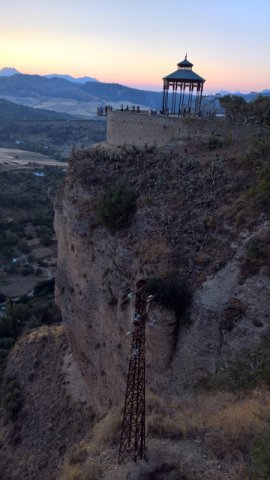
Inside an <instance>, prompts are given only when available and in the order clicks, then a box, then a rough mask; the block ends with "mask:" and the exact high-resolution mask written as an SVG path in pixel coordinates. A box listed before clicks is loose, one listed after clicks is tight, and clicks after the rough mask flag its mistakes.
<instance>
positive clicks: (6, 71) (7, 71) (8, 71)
mask: <svg viewBox="0 0 270 480" xmlns="http://www.w3.org/2000/svg"><path fill="white" fill-rule="evenodd" d="M17 73H20V72H19V71H18V70H16V68H11V67H5V68H2V70H0V77H11V76H12V75H16V74H17Z"/></svg>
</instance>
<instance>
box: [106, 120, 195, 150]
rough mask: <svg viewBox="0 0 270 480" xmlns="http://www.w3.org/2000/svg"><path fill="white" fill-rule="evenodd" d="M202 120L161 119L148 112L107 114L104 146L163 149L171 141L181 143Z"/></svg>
mask: <svg viewBox="0 0 270 480" xmlns="http://www.w3.org/2000/svg"><path fill="white" fill-rule="evenodd" d="M191 123H192V130H193V129H194V127H196V125H197V124H200V125H198V126H200V131H201V127H202V124H203V123H204V122H203V121H202V120H201V119H197V118H196V119H195V118H194V119H192V118H179V117H164V116H159V115H149V114H148V113H137V112H130V111H129V112H125V111H124V112H121V111H112V112H111V111H109V112H108V119H107V143H108V144H109V145H112V146H118V145H124V144H127V145H136V146H143V145H145V144H146V143H147V144H148V145H157V146H162V145H165V144H166V143H168V142H171V141H172V140H182V139H184V138H185V137H186V136H187V135H188V134H190V127H191Z"/></svg>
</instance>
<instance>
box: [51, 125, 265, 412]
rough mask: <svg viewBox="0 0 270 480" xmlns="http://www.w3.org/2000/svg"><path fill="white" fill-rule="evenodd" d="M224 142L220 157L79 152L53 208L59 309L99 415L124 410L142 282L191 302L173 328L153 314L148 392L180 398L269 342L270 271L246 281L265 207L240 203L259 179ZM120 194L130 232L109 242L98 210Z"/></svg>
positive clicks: (194, 148)
mask: <svg viewBox="0 0 270 480" xmlns="http://www.w3.org/2000/svg"><path fill="white" fill-rule="evenodd" d="M221 128H222V129H223V127H221ZM216 134H217V135H218V134H219V133H218V126H216ZM222 135H224V132H223V130H222ZM228 135H229V136H230V138H231V141H230V143H229V142H228V144H227V145H226V147H224V148H223V150H220V151H218V153H217V152H216V151H209V149H208V147H207V141H206V138H204V139H200V141H199V140H198V138H195V139H194V142H192V140H190V141H189V143H186V144H185V145H182V144H174V145H170V146H166V147H164V148H162V149H154V148H145V149H138V148H135V147H130V148H127V147H122V148H112V147H108V146H106V145H100V146H97V147H94V148H92V149H91V150H86V151H85V150H82V151H77V152H75V153H74V156H73V158H72V160H71V163H70V167H69V172H68V175H67V179H66V182H65V185H64V187H63V189H62V191H61V192H60V193H59V195H58V197H57V200H56V204H55V212H56V213H55V230H56V234H57V239H58V245H59V257H58V271H57V281H56V299H57V303H58V305H59V307H60V309H61V312H62V316H63V322H64V327H65V330H66V332H67V335H68V338H69V342H70V345H71V349H72V353H73V356H74V359H75V360H76V362H77V363H78V365H79V367H80V370H81V372H82V374H83V377H84V379H85V381H86V383H87V385H88V388H89V396H90V399H91V402H92V404H93V407H94V408H95V410H96V411H97V412H104V411H106V410H107V409H108V408H109V407H110V406H111V405H116V404H119V403H120V402H122V401H123V396H124V390H125V381H126V375H127V366H128V356H129V348H130V336H129V335H128V332H129V331H130V330H131V321H132V318H133V305H132V302H131V303H130V302H129V301H128V300H127V293H128V291H129V289H130V288H132V287H134V286H135V282H136V281H137V280H138V279H139V278H142V277H144V278H146V279H147V278H149V277H155V278H160V277H164V276H170V275H174V276H177V277H178V278H181V279H182V280H183V281H184V282H186V284H187V285H188V286H189V288H190V289H191V290H192V292H193V301H192V304H191V306H190V308H189V310H188V311H187V312H186V313H185V315H186V317H185V322H182V323H183V325H182V326H181V325H180V328H179V329H176V328H175V327H176V324H177V322H178V321H179V319H177V318H176V317H175V314H174V313H173V312H172V311H171V310H168V309H164V308H161V307H160V306H159V305H158V304H157V303H156V304H153V305H152V307H151V310H150V314H149V317H150V319H151V322H150V323H149V325H147V328H146V338H147V355H146V357H147V360H146V361H147V383H148V388H149V389H150V390H153V391H155V392H158V393H159V394H162V392H164V389H166V393H167V394H168V395H172V396H173V395H180V393H181V392H183V391H184V389H190V388H192V387H194V386H195V385H196V383H197V382H198V381H199V380H202V379H204V378H206V377H207V376H208V375H209V374H211V373H213V372H214V370H215V366H216V363H217V361H218V360H219V359H220V358H222V357H224V356H226V355H228V354H229V355H231V354H233V353H236V352H238V351H239V350H241V349H243V348H247V347H248V346H252V345H253V344H254V343H258V342H259V341H260V339H261V338H262V336H263V335H264V334H268V333H269V326H270V324H269V314H268V310H267V308H268V307H267V305H268V304H269V296H270V295H269V294H270V277H269V273H270V272H269V267H267V266H265V265H264V267H262V266H258V268H257V270H256V269H255V270H254V269H253V270H252V272H248V273H247V272H246V273H245V272H244V265H245V262H246V259H247V255H248V254H247V252H248V249H249V245H250V243H251V242H252V241H253V240H254V238H258V237H260V238H269V235H270V233H269V223H268V220H267V217H266V216H265V215H264V212H263V211H262V209H261V206H260V205H259V206H256V208H255V207H254V209H250V207H249V205H248V204H246V205H244V206H243V205H242V204H240V206H239V204H237V199H239V198H240V197H241V192H242V191H244V190H246V189H247V188H249V186H250V185H252V182H253V181H254V177H252V174H250V173H248V172H246V171H242V169H241V168H240V167H239V162H238V157H239V149H238V147H237V146H236V143H234V138H233V135H234V134H233V131H231V132H228ZM237 135H238V137H239V131H238V132H237ZM243 135H246V133H245V134H243ZM246 148H248V145H246ZM237 162H238V163H237ZM117 183H121V184H129V185H130V187H131V188H132V189H133V190H134V191H135V193H136V195H137V212H136V215H135V217H134V219H133V221H132V223H131V224H130V225H127V226H126V227H124V228H122V229H120V230H117V231H110V230H109V229H107V228H106V227H105V226H104V225H102V224H100V223H99V222H98V220H97V215H96V208H97V204H98V202H99V201H100V198H101V197H102V195H103V193H104V192H105V191H106V189H107V187H108V186H111V185H114V184H117ZM241 208H242V210H241ZM245 208H246V210H245ZM239 212H240V213H241V212H242V216H241V215H240V213H239ZM245 212H247V213H246V214H245ZM261 214H263V215H261ZM243 272H244V273H245V275H244V273H243ZM187 316H188V320H189V321H187ZM180 324H181V319H180ZM176 331H177V332H178V334H177V337H175V335H176V333H175V332H176Z"/></svg>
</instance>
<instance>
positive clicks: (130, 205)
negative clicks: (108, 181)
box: [97, 185, 137, 230]
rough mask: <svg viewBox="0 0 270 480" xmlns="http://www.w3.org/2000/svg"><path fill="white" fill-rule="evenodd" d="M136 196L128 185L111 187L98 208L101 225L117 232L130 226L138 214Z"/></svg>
mask: <svg viewBox="0 0 270 480" xmlns="http://www.w3.org/2000/svg"><path fill="white" fill-rule="evenodd" d="M136 209H137V203H136V194H135V193H134V192H133V190H131V188H130V187H128V186H126V185H116V186H112V187H109V188H108V190H107V191H106V192H105V194H104V196H103V197H102V199H101V200H100V202H99V204H98V206H97V218H98V220H99V222H100V223H102V224H103V225H105V226H106V227H108V228H110V229H111V230H117V229H119V228H122V227H126V226H128V225H129V224H130V222H131V220H132V217H133V215H134V214H135V213H136Z"/></svg>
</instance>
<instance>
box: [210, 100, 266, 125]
mask: <svg viewBox="0 0 270 480" xmlns="http://www.w3.org/2000/svg"><path fill="white" fill-rule="evenodd" d="M219 102H220V105H221V106H222V107H223V108H224V110H225V113H226V115H227V116H228V118H229V119H230V120H231V121H232V122H237V121H238V122H244V121H245V122H247V121H253V122H254V123H256V124H258V125H270V97H264V96H262V95H259V96H257V98H256V99H255V100H253V101H252V102H246V100H245V99H244V98H243V97H240V96H239V95H224V97H221V98H220V99H219Z"/></svg>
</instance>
